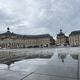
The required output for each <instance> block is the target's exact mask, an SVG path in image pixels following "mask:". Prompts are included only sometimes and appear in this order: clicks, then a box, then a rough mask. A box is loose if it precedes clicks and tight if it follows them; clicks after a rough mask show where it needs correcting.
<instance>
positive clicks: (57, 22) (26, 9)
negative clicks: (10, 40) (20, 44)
mask: <svg viewBox="0 0 80 80" xmlns="http://www.w3.org/2000/svg"><path fill="white" fill-rule="evenodd" d="M79 7H80V0H66V1H65V0H0V26H1V27H0V28H1V32H2V31H5V29H6V28H7V26H10V28H11V30H12V31H13V32H16V33H22V34H39V33H50V34H51V35H56V34H57V33H58V31H59V29H60V28H62V29H63V31H64V32H65V33H66V34H67V33H69V32H71V31H72V30H75V29H80V23H79V21H80V14H79V13H80V8H79ZM4 27H5V29H4Z"/></svg>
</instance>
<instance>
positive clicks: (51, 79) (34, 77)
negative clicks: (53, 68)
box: [23, 74, 77, 80]
mask: <svg viewBox="0 0 80 80" xmlns="http://www.w3.org/2000/svg"><path fill="white" fill-rule="evenodd" d="M23 80H77V79H72V78H64V77H57V76H49V75H40V74H31V75H29V76H28V77H26V78H25V79H23Z"/></svg>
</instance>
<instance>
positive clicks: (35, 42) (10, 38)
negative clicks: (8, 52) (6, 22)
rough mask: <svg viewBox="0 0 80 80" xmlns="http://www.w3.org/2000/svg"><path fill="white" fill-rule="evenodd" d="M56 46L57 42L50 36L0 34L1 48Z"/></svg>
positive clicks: (8, 31) (8, 30)
mask: <svg viewBox="0 0 80 80" xmlns="http://www.w3.org/2000/svg"><path fill="white" fill-rule="evenodd" d="M54 44H55V40H54V39H53V38H52V36H50V35H49V34H43V35H19V34H15V33H13V32H10V29H9V28H7V32H5V33H2V34H0V48H26V47H31V46H34V47H43V46H45V47H49V46H51V45H54Z"/></svg>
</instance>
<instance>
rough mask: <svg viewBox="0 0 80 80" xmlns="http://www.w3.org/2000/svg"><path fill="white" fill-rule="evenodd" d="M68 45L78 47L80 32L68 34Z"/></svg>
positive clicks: (79, 44)
mask: <svg viewBox="0 0 80 80" xmlns="http://www.w3.org/2000/svg"><path fill="white" fill-rule="evenodd" d="M69 44H70V45H71V46H80V31H72V32H71V33H70V35H69Z"/></svg>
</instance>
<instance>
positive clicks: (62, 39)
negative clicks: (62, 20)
mask: <svg viewBox="0 0 80 80" xmlns="http://www.w3.org/2000/svg"><path fill="white" fill-rule="evenodd" d="M68 43H69V40H68V37H67V36H65V34H64V33H63V32H62V29H61V30H60V33H59V34H57V40H56V45H57V46H61V45H64V46H66V45H68Z"/></svg>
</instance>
